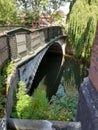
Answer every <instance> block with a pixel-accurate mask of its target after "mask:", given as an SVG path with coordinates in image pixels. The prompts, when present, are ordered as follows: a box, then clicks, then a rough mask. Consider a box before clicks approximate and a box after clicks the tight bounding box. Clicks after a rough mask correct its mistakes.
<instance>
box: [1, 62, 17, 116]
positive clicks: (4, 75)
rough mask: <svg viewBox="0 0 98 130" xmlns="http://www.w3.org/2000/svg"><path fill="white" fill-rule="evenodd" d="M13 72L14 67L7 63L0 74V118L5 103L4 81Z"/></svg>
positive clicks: (11, 63) (12, 64)
mask: <svg viewBox="0 0 98 130" xmlns="http://www.w3.org/2000/svg"><path fill="white" fill-rule="evenodd" d="M14 71H15V65H14V63H13V62H9V63H8V64H6V65H5V66H4V67H3V68H2V70H1V74H0V116H1V115H2V113H3V111H4V108H5V102H6V96H5V95H6V87H5V86H6V79H7V77H8V75H9V74H13V73H14Z"/></svg>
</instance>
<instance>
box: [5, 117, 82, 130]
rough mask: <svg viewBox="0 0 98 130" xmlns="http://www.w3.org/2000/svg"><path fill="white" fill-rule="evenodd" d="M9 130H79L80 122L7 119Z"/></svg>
mask: <svg viewBox="0 0 98 130" xmlns="http://www.w3.org/2000/svg"><path fill="white" fill-rule="evenodd" d="M7 123H8V124H7V126H8V129H10V130H16V129H18V130H81V123H80V122H66V121H49V120H30V119H15V118H8V120H7Z"/></svg>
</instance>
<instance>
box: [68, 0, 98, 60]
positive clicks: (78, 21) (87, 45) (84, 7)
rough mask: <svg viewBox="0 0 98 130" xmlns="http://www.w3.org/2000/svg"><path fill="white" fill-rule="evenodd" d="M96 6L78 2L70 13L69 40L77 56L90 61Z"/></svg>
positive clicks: (96, 12) (97, 14)
mask: <svg viewBox="0 0 98 130" xmlns="http://www.w3.org/2000/svg"><path fill="white" fill-rule="evenodd" d="M97 4H98V2H97V3H95V2H91V4H89V2H88V1H85V0H82V1H81V0H78V1H76V2H75V3H74V5H73V7H72V10H71V12H70V17H69V40H70V43H71V45H72V46H73V47H74V49H75V52H76V55H77V56H80V57H84V58H89V59H90V56H91V52H92V46H93V41H94V37H95V31H96V24H97V20H98V8H97Z"/></svg>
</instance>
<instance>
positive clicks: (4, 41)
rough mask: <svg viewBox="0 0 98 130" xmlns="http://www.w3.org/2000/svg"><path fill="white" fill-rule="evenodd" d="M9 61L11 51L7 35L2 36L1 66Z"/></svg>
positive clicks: (0, 38)
mask: <svg viewBox="0 0 98 130" xmlns="http://www.w3.org/2000/svg"><path fill="white" fill-rule="evenodd" d="M8 59H9V49H8V45H7V37H6V35H2V36H0V66H2V64H3V63H4V62H6V61H7V60H8Z"/></svg>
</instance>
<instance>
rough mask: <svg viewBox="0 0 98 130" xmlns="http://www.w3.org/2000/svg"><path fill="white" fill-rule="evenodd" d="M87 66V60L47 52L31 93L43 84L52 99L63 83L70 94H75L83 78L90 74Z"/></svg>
mask: <svg viewBox="0 0 98 130" xmlns="http://www.w3.org/2000/svg"><path fill="white" fill-rule="evenodd" d="M87 68H88V65H87V63H86V62H81V61H80V60H79V59H78V60H77V59H76V58H74V57H72V56H65V57H63V56H62V55H60V54H53V53H48V52H47V53H46V55H45V56H44V58H43V59H42V62H41V64H40V66H39V68H38V70H37V73H36V76H35V78H34V82H33V84H32V87H31V90H30V92H29V93H30V95H32V94H33V92H34V89H35V88H37V87H39V86H41V87H42V89H46V92H47V97H48V98H49V99H50V98H51V97H52V95H55V94H56V92H57V90H58V87H59V86H60V85H62V86H63V87H64V90H65V91H66V92H67V93H68V94H70V95H75V94H76V93H78V89H79V86H80V84H81V83H82V81H83V78H84V77H86V76H87V75H88V72H87Z"/></svg>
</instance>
